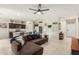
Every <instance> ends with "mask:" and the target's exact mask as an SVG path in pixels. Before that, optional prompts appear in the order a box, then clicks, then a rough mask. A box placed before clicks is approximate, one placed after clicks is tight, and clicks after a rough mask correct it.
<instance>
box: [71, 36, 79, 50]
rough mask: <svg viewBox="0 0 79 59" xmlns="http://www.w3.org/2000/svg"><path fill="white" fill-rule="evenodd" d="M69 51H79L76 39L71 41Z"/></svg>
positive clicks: (78, 43)
mask: <svg viewBox="0 0 79 59" xmlns="http://www.w3.org/2000/svg"><path fill="white" fill-rule="evenodd" d="M71 50H75V51H79V42H78V39H77V38H74V37H73V38H72V41H71Z"/></svg>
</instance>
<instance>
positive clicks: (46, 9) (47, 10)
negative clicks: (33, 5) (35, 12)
mask: <svg viewBox="0 0 79 59" xmlns="http://www.w3.org/2000/svg"><path fill="white" fill-rule="evenodd" d="M48 10H49V9H43V10H41V11H48Z"/></svg>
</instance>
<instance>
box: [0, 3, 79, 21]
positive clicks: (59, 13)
mask: <svg viewBox="0 0 79 59" xmlns="http://www.w3.org/2000/svg"><path fill="white" fill-rule="evenodd" d="M29 8H34V9H36V8H37V4H2V5H0V17H3V18H15V19H22V20H23V19H25V20H57V19H58V17H70V16H72V17H73V16H76V15H78V14H79V5H77V4H72V5H71V4H70V5H69V4H64V5H63V4H56V5H55V4H43V5H42V8H49V9H50V10H49V11H46V12H44V14H43V15H38V14H35V15H34V14H33V13H34V11H31V10H29Z"/></svg>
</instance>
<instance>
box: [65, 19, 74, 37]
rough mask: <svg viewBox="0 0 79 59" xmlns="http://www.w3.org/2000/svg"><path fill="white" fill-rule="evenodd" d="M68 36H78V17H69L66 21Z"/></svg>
mask: <svg viewBox="0 0 79 59" xmlns="http://www.w3.org/2000/svg"><path fill="white" fill-rule="evenodd" d="M66 24H67V27H66V36H67V38H71V37H74V36H76V19H71V20H70V19H69V20H67V21H66Z"/></svg>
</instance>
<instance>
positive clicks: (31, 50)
mask: <svg viewBox="0 0 79 59" xmlns="http://www.w3.org/2000/svg"><path fill="white" fill-rule="evenodd" d="M42 53H43V48H42V47H40V46H39V45H37V44H35V43H33V42H27V43H26V44H25V45H24V46H23V47H22V49H21V50H20V52H19V54H20V55H35V54H42Z"/></svg>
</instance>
